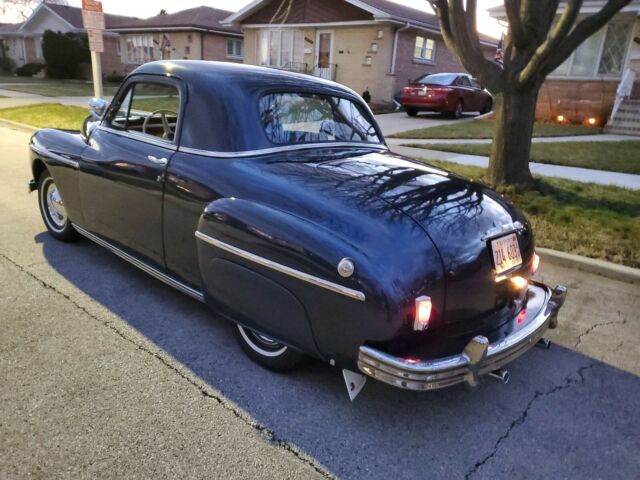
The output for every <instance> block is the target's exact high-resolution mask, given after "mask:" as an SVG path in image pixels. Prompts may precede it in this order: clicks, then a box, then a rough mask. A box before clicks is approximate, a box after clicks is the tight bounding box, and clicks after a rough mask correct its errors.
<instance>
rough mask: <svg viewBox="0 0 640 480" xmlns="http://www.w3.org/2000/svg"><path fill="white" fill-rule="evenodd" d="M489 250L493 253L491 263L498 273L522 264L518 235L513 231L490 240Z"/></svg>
mask: <svg viewBox="0 0 640 480" xmlns="http://www.w3.org/2000/svg"><path fill="white" fill-rule="evenodd" d="M491 251H492V253H493V265H494V266H495V269H496V274H498V275H500V274H501V273H504V272H507V271H509V270H511V269H513V268H515V267H517V266H518V265H522V255H521V254H520V246H519V245H518V237H517V236H516V234H515V233H512V234H510V235H506V236H504V237H500V238H496V239H495V240H493V241H492V242H491Z"/></svg>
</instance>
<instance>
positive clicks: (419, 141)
mask: <svg viewBox="0 0 640 480" xmlns="http://www.w3.org/2000/svg"><path fill="white" fill-rule="evenodd" d="M627 140H636V141H638V140H640V137H635V136H632V135H613V134H608V133H606V134H597V135H575V136H572V137H533V138H532V139H531V141H532V142H533V143H563V142H623V141H627ZM491 142H493V139H491V138H416V139H414V138H388V139H387V143H388V144H389V145H392V144H393V145H407V144H409V143H413V144H415V145H431V144H435V143H444V144H454V145H458V144H490V143H491Z"/></svg>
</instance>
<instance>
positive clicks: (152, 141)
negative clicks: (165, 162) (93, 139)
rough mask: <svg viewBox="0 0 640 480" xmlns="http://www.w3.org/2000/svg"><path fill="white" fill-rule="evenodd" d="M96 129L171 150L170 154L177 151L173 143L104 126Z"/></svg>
mask: <svg viewBox="0 0 640 480" xmlns="http://www.w3.org/2000/svg"><path fill="white" fill-rule="evenodd" d="M97 129H98V130H103V131H105V132H109V133H113V134H115V135H120V136H121V137H125V138H130V139H132V140H138V141H139V142H143V143H148V144H149V145H155V146H156V147H162V148H166V149H167V150H171V151H172V152H175V151H177V150H178V146H177V145H176V144H175V143H173V142H169V141H167V140H155V139H154V138H149V137H148V136H147V135H145V134H143V133H137V132H128V131H124V130H116V129H115V128H111V127H106V126H104V125H98V127H97Z"/></svg>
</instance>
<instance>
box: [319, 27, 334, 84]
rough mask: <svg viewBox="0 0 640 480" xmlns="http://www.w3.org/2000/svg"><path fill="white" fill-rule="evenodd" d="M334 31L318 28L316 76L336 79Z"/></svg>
mask: <svg viewBox="0 0 640 480" xmlns="http://www.w3.org/2000/svg"><path fill="white" fill-rule="evenodd" d="M333 70H334V65H333V31H331V30H318V33H317V35H316V66H315V71H314V75H315V76H316V77H321V78H326V79H327V80H334V78H333Z"/></svg>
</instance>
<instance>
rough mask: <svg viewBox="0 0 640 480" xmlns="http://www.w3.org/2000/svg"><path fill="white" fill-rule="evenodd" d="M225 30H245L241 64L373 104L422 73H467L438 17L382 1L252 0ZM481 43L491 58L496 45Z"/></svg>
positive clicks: (384, 100) (228, 21)
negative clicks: (302, 78)
mask: <svg viewBox="0 0 640 480" xmlns="http://www.w3.org/2000/svg"><path fill="white" fill-rule="evenodd" d="M425 5H426V2H425ZM425 8H426V7H425ZM223 24H226V25H230V26H231V25H236V26H239V27H241V28H242V31H243V33H244V36H245V58H244V61H245V63H249V64H254V65H264V66H268V67H274V68H280V69H286V70H293V71H298V72H304V73H309V74H312V75H316V76H320V77H324V78H328V79H332V80H335V81H337V82H339V83H342V84H344V85H347V86H348V87H351V88H352V89H354V90H356V91H357V92H358V93H362V92H363V91H364V90H366V89H368V90H369V92H370V93H371V95H372V100H373V102H374V103H377V104H383V103H389V102H391V101H392V99H393V98H394V97H396V96H397V95H398V93H399V92H400V90H401V89H402V87H403V86H404V85H405V84H406V82H407V81H408V80H413V79H415V78H417V77H419V76H421V75H423V74H426V73H431V72H460V71H464V69H463V68H462V66H461V65H460V63H459V62H458V60H457V59H456V58H455V57H454V55H453V54H452V53H451V52H450V51H449V50H448V49H447V47H446V45H445V44H444V41H443V39H442V35H441V33H440V27H439V24H438V19H437V17H436V16H435V15H433V14H430V13H428V12H427V11H425V10H417V9H414V8H410V7H406V6H404V5H400V4H397V3H393V2H390V1H387V0H323V1H322V2H318V1H313V0H256V1H254V2H253V3H251V4H249V5H248V6H246V7H245V8H243V9H241V10H240V11H238V12H237V13H234V14H233V15H231V16H229V18H227V19H226V20H225V21H223ZM482 45H483V47H484V49H485V52H486V55H487V56H488V57H489V58H493V56H494V54H495V51H496V46H497V40H495V39H493V38H490V37H486V36H482Z"/></svg>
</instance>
